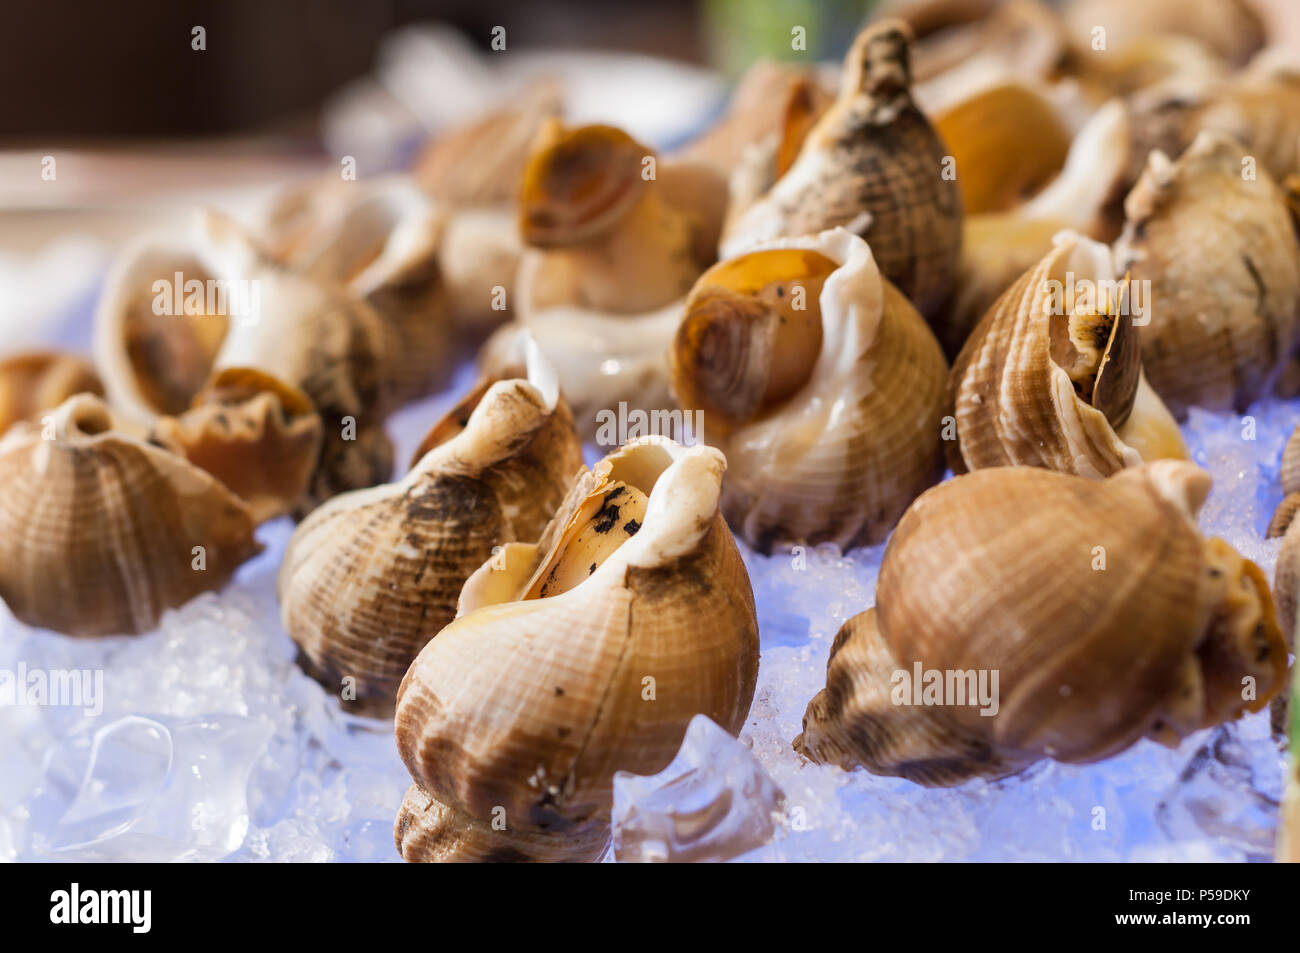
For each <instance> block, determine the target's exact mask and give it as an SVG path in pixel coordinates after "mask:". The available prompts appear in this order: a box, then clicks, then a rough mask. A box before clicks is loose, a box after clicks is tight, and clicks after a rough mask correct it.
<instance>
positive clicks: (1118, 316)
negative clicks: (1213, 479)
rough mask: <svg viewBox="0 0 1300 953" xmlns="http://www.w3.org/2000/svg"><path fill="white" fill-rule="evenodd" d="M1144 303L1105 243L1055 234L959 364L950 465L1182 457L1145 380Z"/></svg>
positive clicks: (1122, 462)
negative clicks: (1122, 275)
mask: <svg viewBox="0 0 1300 953" xmlns="http://www.w3.org/2000/svg"><path fill="white" fill-rule="evenodd" d="M1117 279H1118V280H1117ZM1145 307H1149V303H1148V304H1147V305H1145V306H1144V305H1143V304H1142V303H1141V302H1136V303H1135V299H1134V297H1133V289H1132V288H1131V287H1130V285H1129V284H1128V283H1127V282H1125V281H1124V280H1123V279H1122V278H1119V277H1118V276H1117V275H1116V272H1115V268H1114V264H1113V262H1112V260H1111V255H1110V250H1109V249H1108V248H1107V247H1106V246H1105V245H1102V244H1100V243H1098V242H1094V241H1091V240H1090V239H1087V238H1084V237H1082V236H1080V235H1078V234H1077V233H1074V232H1062V233H1060V234H1059V235H1057V236H1056V238H1055V240H1054V246H1053V248H1052V250H1051V251H1050V252H1048V253H1047V255H1046V256H1045V257H1044V258H1043V259H1042V260H1041V261H1040V262H1039V263H1038V264H1037V265H1035V266H1034V267H1033V268H1031V269H1030V270H1029V271H1027V272H1025V273H1024V274H1023V275H1022V276H1021V277H1020V278H1019V280H1018V281H1016V283H1015V284H1014V285H1012V286H1011V288H1009V289H1008V290H1007V292H1006V293H1005V294H1004V295H1003V296H1002V297H1001V298H999V299H998V300H997V302H996V303H995V304H994V305H993V307H992V308H991V309H989V312H988V314H986V315H985V316H984V318H983V319H982V320H981V321H980V323H979V325H977V326H976V328H975V330H974V331H973V332H972V333H971V336H970V338H969V340H967V342H966V344H965V346H964V347H963V348H962V351H961V353H960V354H959V355H958V357H957V360H956V362H954V364H953V367H952V372H951V374H950V375H949V384H948V387H949V394H950V398H949V399H950V402H951V406H952V408H953V432H952V433H951V434H945V436H946V437H949V439H948V440H947V442H946V450H947V453H948V460H949V464H950V465H951V466H952V469H953V472H954V473H964V472H966V471H967V470H977V469H981V468H983V467H998V466H1034V467H1046V468H1047V469H1049V470H1058V471H1060V472H1062V473H1074V474H1078V475H1080V476H1090V477H1104V476H1109V475H1110V474H1112V473H1114V472H1116V471H1117V470H1119V469H1121V468H1123V467H1126V466H1133V465H1135V464H1137V463H1140V462H1142V461H1143V460H1146V461H1148V462H1149V461H1150V460H1153V459H1160V458H1164V457H1178V458H1186V456H1187V451H1186V449H1185V448H1184V447H1183V442H1182V438H1181V436H1180V435H1179V433H1178V427H1177V424H1176V423H1175V422H1174V420H1173V417H1172V416H1171V415H1170V414H1169V412H1168V411H1167V410H1165V409H1164V406H1163V405H1162V404H1161V403H1160V401H1159V398H1157V397H1156V396H1155V394H1154V393H1152V392H1151V390H1150V388H1149V387H1146V386H1145V385H1144V383H1143V379H1142V357H1141V351H1140V345H1139V341H1140V336H1139V334H1140V329H1139V328H1138V327H1136V326H1135V325H1136V324H1137V323H1140V322H1141V321H1142V320H1144V318H1143V317H1142V315H1143V314H1145V313H1147V312H1146V311H1145ZM1134 308H1136V309H1137V313H1134V312H1133V309H1134ZM1127 441H1132V443H1131V444H1130V443H1129V442H1127Z"/></svg>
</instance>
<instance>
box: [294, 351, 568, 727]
mask: <svg viewBox="0 0 1300 953" xmlns="http://www.w3.org/2000/svg"><path fill="white" fill-rule="evenodd" d="M531 364H532V366H531V372H530V375H529V379H528V380H509V381H495V382H494V381H483V382H481V383H480V384H479V385H478V386H477V387H475V388H474V390H473V391H472V392H471V393H470V394H469V395H468V396H467V397H466V399H465V400H463V401H462V402H461V403H460V405H458V406H457V407H455V408H453V409H452V411H451V412H450V413H449V414H448V415H447V416H446V417H444V418H443V420H442V421H440V422H439V423H438V424H437V425H436V426H435V427H434V428H433V429H432V430H431V431H430V434H429V437H428V438H427V439H426V441H425V444H424V445H423V446H422V447H421V448H420V453H419V454H418V455H417V458H416V460H415V462H414V464H413V465H412V468H411V471H410V472H409V473H408V474H407V475H406V476H405V477H404V478H403V479H402V480H400V481H398V482H396V483H392V484H387V485H384V486H378V487H374V488H372V489H367V490H358V491H354V492H352V493H345V494H342V495H341V496H337V497H335V498H334V499H332V500H330V501H329V502H328V503H326V504H325V505H324V506H322V507H320V508H319V509H317V510H316V511H315V512H313V513H312V514H311V515H310V516H308V517H307V518H306V519H305V520H304V521H303V522H302V524H301V525H300V526H299V527H298V529H297V531H296V532H295V533H294V535H293V538H292V539H291V540H290V542H289V546H288V548H287V549H286V551H285V557H284V562H283V564H282V566H281V569H280V578H279V593H280V604H281V614H282V620H283V622H284V627H285V630H286V631H287V632H288V633H289V635H290V636H291V637H292V638H293V640H294V641H295V642H296V643H298V645H299V647H300V648H301V649H302V652H303V655H304V656H305V657H306V662H307V667H308V668H309V669H310V670H311V671H312V672H313V674H315V675H316V676H317V677H318V678H320V679H321V681H323V682H324V683H325V684H326V685H327V686H329V687H330V688H332V689H334V690H339V689H340V688H341V687H343V682H342V680H343V679H344V678H347V677H351V678H353V679H354V680H355V682H354V684H351V685H349V686H348V687H351V688H354V689H355V695H352V693H351V692H349V693H348V696H349V697H346V700H348V701H353V700H355V701H356V702H357V705H356V706H350V707H356V708H360V709H363V710H366V711H373V712H377V713H378V712H384V713H391V711H392V706H393V701H394V699H395V698H396V696H397V686H398V684H399V683H400V682H401V679H402V676H403V675H404V674H406V669H407V667H408V666H409V665H410V664H411V660H412V659H414V658H415V656H416V654H417V653H418V652H419V651H420V649H421V648H422V647H423V646H424V644H425V643H426V642H428V641H429V639H430V638H432V637H433V636H434V635H435V634H437V632H438V631H439V630H440V629H441V628H442V627H443V626H445V625H446V624H447V623H449V622H450V621H451V620H452V618H453V616H454V614H455V608H456V598H457V596H458V595H459V594H460V590H461V587H462V586H463V585H464V583H465V580H466V579H467V578H468V577H469V575H470V574H471V573H472V572H473V571H474V570H475V569H477V568H478V567H479V566H481V565H482V564H483V563H484V561H486V560H488V559H489V558H490V557H492V556H493V553H494V552H495V551H497V550H498V549H499V548H500V547H501V546H502V545H504V544H507V543H511V542H515V541H525V542H529V541H534V540H536V539H537V538H538V536H540V535H541V532H542V530H543V528H544V527H545V526H546V523H547V521H548V520H549V519H550V518H551V515H552V514H553V513H554V511H555V508H556V507H557V506H558V505H559V504H560V502H561V500H562V499H563V497H564V493H565V490H566V489H567V487H568V484H569V481H570V479H571V478H572V476H573V474H574V473H576V472H577V471H578V469H579V468H580V467H581V466H582V452H581V446H580V445H579V443H578V438H577V434H576V433H575V431H574V428H573V418H572V416H571V415H570V414H569V410H568V408H567V407H566V406H565V404H564V402H563V401H562V400H561V399H560V398H559V395H558V388H557V384H556V382H555V379H554V373H553V371H551V369H550V368H549V367H547V366H545V364H544V362H543V361H542V360H541V359H540V357H539V356H538V355H537V354H536V353H535V351H534V354H533V356H532V361H531Z"/></svg>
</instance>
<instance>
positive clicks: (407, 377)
mask: <svg viewBox="0 0 1300 953" xmlns="http://www.w3.org/2000/svg"><path fill="white" fill-rule="evenodd" d="M447 218H448V215H447V213H446V212H445V211H444V210H442V209H440V208H439V207H438V206H437V205H435V204H434V203H433V202H432V201H431V200H430V199H429V198H428V197H426V196H425V195H424V194H423V193H422V192H420V190H419V189H417V188H416V187H415V185H414V183H413V182H411V181H410V180H409V179H405V178H402V177H400V176H388V177H384V178H380V179H374V180H371V181H366V182H339V181H337V180H331V181H330V182H329V183H327V184H325V183H316V182H313V183H310V184H308V185H307V186H305V187H301V188H299V189H296V190H293V191H291V192H288V193H286V194H285V195H283V196H281V198H280V200H279V201H278V202H277V203H276V204H275V205H274V206H272V208H271V209H270V210H269V211H268V212H267V213H266V215H265V220H264V221H263V222H262V223H261V224H260V228H259V230H258V234H260V235H264V236H265V238H264V242H265V243H266V244H267V245H268V247H269V248H270V249H271V250H273V251H276V252H278V257H280V258H281V259H282V260H284V261H285V262H286V263H287V264H289V265H290V267H292V268H293V269H294V270H296V271H300V272H302V273H303V274H305V275H307V276H309V277H311V278H313V279H315V280H317V281H321V282H325V283H330V284H337V285H342V286H344V287H346V288H347V289H348V290H349V291H350V292H351V293H352V294H354V295H356V296H357V297H358V298H360V299H362V300H363V301H365V302H366V303H367V304H369V305H370V306H371V307H373V308H374V310H375V311H376V312H377V313H378V314H379V315H380V316H381V317H382V318H383V319H384V320H385V321H386V322H387V323H388V325H389V326H390V327H391V329H392V331H393V333H394V337H395V339H396V346H395V348H394V352H393V359H392V362H391V378H392V397H393V400H394V401H395V402H398V403H401V402H405V401H408V400H413V399H415V398H419V397H423V396H425V395H426V394H429V393H431V392H432V391H433V390H434V389H436V387H437V386H438V384H439V383H440V382H441V379H442V377H443V375H444V372H445V371H446V368H447V365H448V364H449V360H448V358H449V357H450V352H451V332H452V324H451V310H450V302H449V300H448V294H447V289H446V288H445V286H444V285H445V283H444V281H443V276H442V271H441V267H440V264H439V255H440V253H441V249H442V245H443V243H444V241H445V229H446V225H447Z"/></svg>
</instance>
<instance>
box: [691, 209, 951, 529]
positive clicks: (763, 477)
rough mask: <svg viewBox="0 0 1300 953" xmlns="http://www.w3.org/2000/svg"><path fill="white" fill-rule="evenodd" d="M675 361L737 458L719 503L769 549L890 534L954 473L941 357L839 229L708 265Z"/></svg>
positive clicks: (920, 323)
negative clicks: (943, 427) (946, 443)
mask: <svg viewBox="0 0 1300 953" xmlns="http://www.w3.org/2000/svg"><path fill="white" fill-rule="evenodd" d="M800 292H802V293H803V294H802V297H803V299H804V302H803V303H804V304H805V305H806V309H805V310H804V311H800V310H798V304H797V302H798V299H799V298H800V297H801V295H800ZM671 360H672V377H673V389H674V391H675V392H676V394H677V398H678V401H679V402H680V404H681V406H682V407H683V408H684V409H686V410H700V411H702V414H703V421H704V428H703V429H704V437H705V439H706V440H707V441H708V442H709V443H711V444H713V445H714V446H717V447H719V448H720V449H722V450H723V451H724V452H725V453H726V455H727V460H728V473H727V483H726V486H725V488H724V492H723V512H724V513H725V514H726V516H727V520H728V522H729V523H730V524H731V525H732V526H733V527H735V529H736V532H737V534H738V535H739V536H740V537H741V538H743V539H744V540H745V541H746V542H748V543H749V544H750V545H752V546H755V547H757V548H758V549H760V550H763V551H771V549H772V548H773V547H775V546H777V545H781V544H786V543H820V542H834V543H836V544H838V545H840V546H842V547H847V546H858V545H865V544H868V543H873V542H879V541H880V540H882V539H884V537H885V535H886V534H888V532H889V530H890V529H891V528H892V527H893V525H894V523H895V522H896V521H897V519H898V517H899V516H900V515H901V514H902V512H903V510H904V509H905V508H906V507H907V505H908V503H910V502H911V501H912V499H913V498H914V497H915V496H916V495H917V494H918V493H920V492H921V491H922V490H924V489H925V488H926V487H928V486H930V485H931V484H932V483H934V482H935V481H936V480H937V479H938V478H939V476H940V475H941V474H942V472H943V455H942V451H941V448H940V439H939V438H940V433H939V428H940V422H939V418H940V416H941V415H942V412H943V399H944V382H945V378H946V374H947V366H946V364H945V363H944V360H943V354H942V353H941V351H940V349H939V345H938V343H937V342H936V341H935V339H934V335H933V334H932V333H931V332H930V329H929V328H928V327H927V326H926V324H925V321H924V320H923V319H922V318H921V316H920V315H919V314H918V313H917V312H916V309H915V308H913V307H912V306H911V305H910V304H909V303H908V301H907V300H906V299H905V298H904V297H903V296H902V294H900V293H899V291H898V290H897V289H896V288H894V287H893V286H892V285H891V284H890V283H889V282H888V281H886V280H885V279H883V278H882V277H881V274H880V272H879V270H878V269H877V267H876V263H875V261H874V259H873V257H872V251H871V249H870V248H868V247H867V244H866V243H865V242H864V241H862V239H860V238H858V237H857V236H855V235H852V234H850V233H849V232H847V231H845V230H844V229H832V230H831V231H827V232H824V233H822V234H821V235H817V236H812V237H807V238H796V239H788V240H785V241H779V242H773V243H770V244H767V245H763V246H760V247H759V248H757V249H755V250H753V251H751V252H749V253H747V254H745V255H742V256H740V257H739V258H736V259H733V260H731V261H726V262H722V263H720V264H718V265H716V266H715V267H713V268H711V269H710V270H709V271H707V272H705V274H704V275H703V276H701V278H700V280H699V282H698V283H697V284H696V286H695V288H694V290H693V291H692V292H691V296H690V298H689V299H688V300H687V306H686V315H685V317H684V319H683V321H682V324H681V327H680V328H679V329H678V331H677V335H676V340H675V341H674V344H673V351H672V357H671Z"/></svg>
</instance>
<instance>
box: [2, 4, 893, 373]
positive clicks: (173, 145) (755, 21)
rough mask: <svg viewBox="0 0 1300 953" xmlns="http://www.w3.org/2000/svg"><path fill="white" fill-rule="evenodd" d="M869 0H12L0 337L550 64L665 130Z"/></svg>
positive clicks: (671, 133)
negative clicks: (120, 249)
mask: <svg viewBox="0 0 1300 953" xmlns="http://www.w3.org/2000/svg"><path fill="white" fill-rule="evenodd" d="M872 6H874V3H873V2H871V0H819V2H814V0H655V2H653V3H609V2H601V0H532V2H511V0H486V2H485V0H377V2H360V0H353V2H344V0H189V2H185V3H177V2H174V0H114V2H113V3H100V2H89V0H87V2H49V0H6V2H5V7H4V19H5V29H4V31H3V34H2V35H0V83H2V84H3V86H2V87H0V88H3V89H5V90H6V91H7V95H5V96H3V97H0V349H2V350H10V349H13V348H15V347H22V346H28V345H30V344H32V343H34V342H35V341H37V340H41V339H44V340H47V341H48V340H49V339H50V337H51V335H50V334H49V333H47V332H48V327H47V325H48V323H49V320H50V317H49V316H50V315H58V314H66V313H68V312H69V311H80V310H84V308H83V307H81V305H83V304H85V303H86V302H88V301H90V300H93V296H94V293H95V291H96V289H97V282H98V279H99V277H100V276H101V275H102V271H103V268H104V267H105V265H106V264H107V261H108V259H109V257H110V256H111V253H112V250H113V248H114V246H116V245H120V243H121V242H123V241H125V240H126V239H127V238H129V237H130V236H131V235H133V234H136V233H138V232H140V231H142V230H147V229H148V228H150V227H151V226H154V225H157V224H159V223H164V222H168V221H173V220H175V219H177V218H178V217H180V216H182V214H183V212H184V211H185V210H186V209H188V208H190V207H192V206H194V205H197V204H215V205H219V206H223V207H229V208H231V209H232V210H234V211H236V212H237V211H238V210H239V207H240V206H247V205H250V204H251V203H255V202H257V201H259V200H260V199H261V198H262V197H264V196H265V195H266V194H267V193H268V192H269V190H270V189H272V188H273V187H275V186H277V185H283V184H285V183H288V182H292V181H294V180H298V179H301V178H305V177H307V176H311V175H315V174H318V173H320V172H321V171H322V170H324V169H326V168H328V167H333V168H337V163H338V162H339V161H340V160H341V158H342V157H344V156H350V157H352V158H353V159H355V161H356V167H357V174H358V176H359V177H365V176H369V175H374V174H378V173H381V172H384V171H388V170H391V169H394V168H402V167H405V166H407V165H409V163H410V161H411V159H412V158H413V156H414V155H415V154H416V153H417V151H418V149H419V147H420V145H421V144H422V143H423V142H425V141H426V140H428V139H429V138H430V137H433V136H436V135H437V134H438V133H439V132H441V131H444V130H446V129H448V128H451V127H454V126H455V125H457V124H458V123H463V122H464V121H466V120H467V119H469V118H471V117H473V116H476V115H479V114H481V113H483V112H485V111H487V110H489V109H491V108H492V107H494V106H499V105H500V104H502V103H503V102H508V101H509V100H510V98H511V97H512V96H513V95H516V94H518V93H519V92H520V91H521V90H524V89H526V88H528V86H529V85H530V84H531V83H534V82H536V81H537V80H538V78H539V77H542V76H545V77H546V78H547V79H550V80H554V79H559V80H560V81H561V82H562V83H563V86H564V90H565V97H566V103H567V105H568V112H569V114H570V116H571V117H572V118H573V119H574V120H575V121H596V120H605V121H615V122H618V123H619V124H620V125H623V126H625V127H626V128H628V130H629V131H630V132H632V133H633V134H635V135H637V136H639V137H641V138H642V139H644V140H645V141H647V142H649V143H651V144H653V145H656V146H659V147H661V148H665V147H670V146H672V145H674V144H676V143H679V142H681V141H682V140H684V139H685V138H687V137H688V136H689V135H691V134H692V133H694V132H696V131H698V130H699V129H700V128H702V126H703V125H704V124H705V123H707V122H708V121H709V120H710V119H712V118H715V117H716V116H718V115H719V114H720V113H721V111H722V109H723V108H724V106H725V102H726V94H727V90H728V87H729V84H730V82H731V81H732V80H734V78H735V77H736V76H737V75H739V73H740V72H741V71H742V70H743V69H744V67H745V66H746V65H748V64H749V63H751V62H753V61H754V60H755V59H757V58H759V57H760V56H769V57H771V58H774V59H782V58H784V59H790V58H796V57H797V58H801V59H804V60H805V61H807V58H810V57H811V58H816V59H828V58H832V59H833V58H836V57H838V56H840V55H842V53H843V52H844V50H845V49H846V48H847V46H848V44H849V42H850V41H851V39H852V37H853V35H854V33H855V31H856V30H857V28H858V27H859V26H860V25H861V23H862V22H863V21H864V20H865V19H866V17H867V15H868V13H869V11H870V8H871V7H872ZM792 23H794V24H799V25H802V26H804V27H805V28H806V47H807V49H806V50H799V51H795V50H794V49H792V42H791V26H790V24H792ZM501 30H504V35H501ZM494 41H495V44H494ZM494 45H495V47H497V48H494ZM502 45H504V49H500V48H499V47H500V46H502ZM55 337H56V338H57V337H59V335H57V334H56V335H55ZM61 343H64V344H69V345H71V344H73V343H74V342H72V341H70V340H64V341H61Z"/></svg>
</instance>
